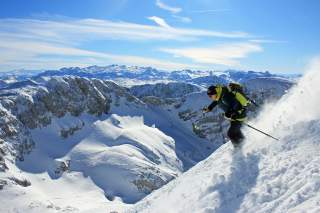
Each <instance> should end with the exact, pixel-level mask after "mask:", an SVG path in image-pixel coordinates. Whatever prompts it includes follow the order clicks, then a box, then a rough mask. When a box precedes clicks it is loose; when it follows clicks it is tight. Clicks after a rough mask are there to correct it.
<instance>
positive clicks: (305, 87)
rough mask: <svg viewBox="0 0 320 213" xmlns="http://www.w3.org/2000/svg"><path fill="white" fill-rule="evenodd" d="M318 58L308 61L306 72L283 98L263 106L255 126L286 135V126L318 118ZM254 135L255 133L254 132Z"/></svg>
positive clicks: (319, 78) (319, 90) (319, 67)
mask: <svg viewBox="0 0 320 213" xmlns="http://www.w3.org/2000/svg"><path fill="white" fill-rule="evenodd" d="M319 70H320V58H319V57H318V58H315V59H314V60H312V62H311V63H310V65H309V67H308V69H307V72H306V73H305V75H304V76H303V77H302V78H301V79H300V81H299V82H298V84H297V85H296V86H295V87H293V88H292V89H291V90H290V91H289V92H288V93H287V94H286V95H285V96H283V98H282V99H281V100H280V101H278V102H277V103H276V104H275V103H270V104H268V105H266V106H265V107H264V109H263V110H262V112H261V113H260V116H258V117H257V121H252V122H253V123H254V124H255V125H256V126H258V127H260V128H263V129H266V130H268V131H272V130H274V131H275V134H277V136H278V137H280V138H281V137H282V135H286V132H288V128H289V129H290V127H292V126H293V125H296V124H298V123H300V122H308V121H312V120H319V119H320V110H319V106H320V98H319V94H320V87H319V84H320V72H319ZM254 135H256V133H255V132H254ZM254 135H252V136H253V137H254Z"/></svg>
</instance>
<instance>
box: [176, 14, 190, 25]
mask: <svg viewBox="0 0 320 213" xmlns="http://www.w3.org/2000/svg"><path fill="white" fill-rule="evenodd" d="M172 17H173V18H175V19H178V20H179V21H181V22H183V23H191V22H192V19H191V18H189V17H185V16H177V15H172Z"/></svg>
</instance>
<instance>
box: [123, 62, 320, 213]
mask: <svg viewBox="0 0 320 213" xmlns="http://www.w3.org/2000/svg"><path fill="white" fill-rule="evenodd" d="M319 69H320V59H318V60H315V61H314V62H313V64H312V66H311V67H310V70H309V72H308V73H307V74H306V75H305V76H304V77H303V78H302V79H301V80H300V82H299V83H298V85H297V86H295V87H294V88H293V89H292V90H291V91H290V92H289V93H288V94H286V95H285V96H284V97H283V98H282V99H281V100H280V101H279V102H277V103H272V104H270V105H268V106H266V107H265V109H264V110H263V111H262V113H261V115H260V116H258V118H257V120H256V121H250V122H251V123H252V124H253V125H254V126H256V127H258V128H260V129H263V130H265V131H267V132H269V133H271V134H272V135H275V136H277V137H279V138H280V141H275V140H272V139H270V138H267V137H266V136H264V135H261V134H258V133H257V132H254V131H252V130H251V129H247V128H246V129H245V132H246V135H247V139H246V141H245V144H244V146H243V147H242V149H241V150H238V151H233V148H232V146H231V144H229V143H227V144H225V145H223V146H221V147H220V148H219V149H218V150H217V151H216V152H214V153H213V154H212V155H211V156H210V157H209V158H208V159H206V160H204V161H202V162H200V163H199V164H197V165H196V166H195V167H193V168H191V169H190V170H189V171H187V172H186V173H184V174H183V175H181V176H180V177H179V178H177V179H175V180H173V181H172V182H170V183H169V184H167V185H166V186H164V187H163V188H161V189H159V190H157V191H155V192H153V193H152V194H151V195H149V196H147V197H146V198H144V199H143V200H142V201H140V202H138V203H137V204H136V205H134V206H133V207H132V208H130V209H128V210H127V211H126V212H152V213H154V212H159V213H160V212H181V213H182V212H184V213H185V212H208V213H209V212H220V213H229V212H230V213H231V212H314V213H315V212H319V211H320V193H319V191H320V169H319V166H320V157H319V151H320V142H319V135H320V110H319V105H320V98H319V92H320V88H319V87H318V85H319V83H320V73H319Z"/></svg>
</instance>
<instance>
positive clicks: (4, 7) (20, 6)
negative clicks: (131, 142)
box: [0, 0, 320, 73]
mask: <svg viewBox="0 0 320 213" xmlns="http://www.w3.org/2000/svg"><path fill="white" fill-rule="evenodd" d="M319 11H320V1H318V0H308V1H302V0H281V1H280V0H268V1H258V0H241V1H239V0H176V1H173V0H171V1H169V0H28V1H21V0H1V3H0V71H9V70H13V69H22V68H24V69H57V68H61V67H64V66H80V67H82V66H90V65H108V64H126V65H140V66H152V67H155V68H159V69H165V70H178V69H185V68H190V69H204V70H224V69H243V70H256V71H266V70H269V71H271V72H273V73H302V72H303V70H304V69H305V66H306V65H307V63H308V62H309V61H310V60H311V59H312V58H314V57H316V56H319V55H320V42H319V37H320V27H319V25H320V23H319V22H320V13H319Z"/></svg>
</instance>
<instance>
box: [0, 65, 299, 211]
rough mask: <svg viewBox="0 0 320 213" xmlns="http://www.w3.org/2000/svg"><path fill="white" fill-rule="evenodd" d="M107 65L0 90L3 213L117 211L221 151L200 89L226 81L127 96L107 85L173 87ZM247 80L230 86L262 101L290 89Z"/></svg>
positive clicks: (257, 78) (222, 76)
mask: <svg viewBox="0 0 320 213" xmlns="http://www.w3.org/2000/svg"><path fill="white" fill-rule="evenodd" d="M110 67H112V69H114V70H116V72H115V73H113V72H114V70H113V71H110V70H108V69H111V68H110ZM110 67H108V69H107V70H108V71H106V70H105V69H106V68H105V67H104V68H101V67H96V66H93V67H88V68H82V69H80V68H72V69H62V70H60V71H50V72H49V71H48V72H47V73H46V72H45V73H40V74H39V75H38V76H36V77H32V78H26V79H24V80H19V81H17V82H11V83H9V84H8V85H6V87H4V88H2V89H1V90H0V115H1V118H0V128H1V132H0V133H1V134H0V138H1V140H0V197H1V199H2V198H5V199H3V201H4V202H5V203H6V204H7V205H6V206H5V207H3V206H1V207H0V210H1V211H2V209H1V208H3V211H9V212H14V211H18V212H19V211H22V212H47V211H50V210H53V211H57V212H63V211H69V212H79V211H80V212H84V211H88V212H93V211H94V212H104V210H107V211H108V210H110V209H112V211H113V210H116V211H120V212H122V210H123V209H124V208H127V207H128V208H131V207H132V206H131V204H132V203H135V202H137V201H139V200H140V199H142V198H143V197H145V196H146V195H147V194H149V193H152V192H153V191H154V190H156V189H158V188H160V187H162V186H163V185H165V184H167V183H168V182H169V181H171V180H173V179H175V178H178V179H179V176H180V175H181V174H182V173H183V172H185V171H187V170H189V169H190V168H191V170H193V168H192V167H193V166H194V165H196V164H197V163H198V162H200V161H202V160H204V159H205V158H207V157H208V156H209V155H210V154H212V153H213V152H214V151H215V150H217V149H218V148H219V147H220V146H221V145H222V147H225V146H226V145H223V144H224V143H225V142H226V140H225V137H226V130H227V127H228V122H226V121H224V119H223V116H221V111H219V110H216V111H214V112H213V113H210V114H206V115H203V114H202V111H201V109H202V107H204V106H206V105H208V104H210V100H209V99H208V97H207V95H206V92H205V91H204V89H205V88H203V86H207V85H211V84H212V83H222V84H223V83H227V82H229V81H231V80H232V78H231V77H230V76H232V75H229V74H228V73H227V72H221V73H218V72H215V73H213V72H209V73H206V72H200V71H190V70H184V71H183V72H182V76H180V77H181V78H180V77H179V73H178V72H172V73H174V76H175V77H174V78H175V80H174V81H179V80H177V79H179V78H180V79H184V80H181V82H175V83H158V84H152V85H150V84H149V85H140V86H133V87H131V88H130V89H128V88H125V87H122V86H119V85H117V84H116V83H114V82H112V81H108V80H105V78H109V77H110V76H112V75H115V76H122V77H121V79H129V78H131V80H133V81H135V80H141V81H140V82H145V81H148V80H151V81H153V80H154V79H160V80H161V79H162V80H163V79H165V81H168V79H169V81H170V78H168V77H167V76H168V75H169V76H170V75H171V74H168V73H166V72H161V71H157V70H155V69H153V68H145V69H143V70H141V68H139V67H131V69H132V70H130V75H133V76H132V77H129V78H128V76H127V74H126V72H127V71H128V70H127V67H125V66H118V65H112V66H110ZM101 69H102V70H101ZM123 70H124V71H123ZM109 71H110V73H111V74H110V73H109V74H108V75H110V76H109V77H106V76H104V75H102V73H105V72H109ZM55 72H57V73H58V74H57V73H55ZM128 72H129V71H128ZM158 72H159V73H158ZM88 73H89V74H90V75H88ZM248 73H249V74H252V76H251V75H247V74H248ZM247 74H243V75H239V76H240V77H239V76H238V77H237V79H238V80H239V81H241V82H242V83H244V85H245V86H246V88H247V92H248V94H249V95H250V96H251V97H252V98H254V99H255V100H256V101H257V102H258V103H259V104H263V103H264V102H265V101H266V100H271V99H273V100H277V99H278V98H279V97H281V96H282V95H283V94H285V93H286V92H287V90H289V88H290V87H292V86H293V85H294V84H293V82H292V81H289V80H285V78H280V77H275V76H270V77H266V76H265V75H269V74H268V73H266V74H264V73H262V74H261V73H260V74H259V73H251V72H247ZM60 75H61V76H60ZM81 75H82V77H79V76H81ZM143 75H146V76H149V77H148V78H149V79H147V78H145V77H141V76H143ZM83 76H85V77H83ZM97 76H100V79H97V78H95V77H97ZM124 76H125V77H124ZM137 76H138V77H137ZM139 76H140V77H141V78H140V77H139ZM164 76H165V77H164ZM183 76H184V77H183ZM187 76H189V77H187ZM243 76H245V77H243ZM115 78H116V77H115ZM110 79H112V80H114V77H110ZM210 79H211V80H212V79H218V80H221V82H220V81H219V82H212V81H211V80H210ZM193 80H194V82H197V83H192V81H193ZM186 82H188V83H186ZM190 83H191V84H190ZM201 86H202V87H201ZM252 112H253V113H258V111H257V109H253V111H252ZM218 152H219V151H218ZM88 196H89V197H88ZM139 205H140V204H139ZM143 205H144V204H143ZM137 208H138V209H139V208H140V206H139V207H137ZM94 209H97V210H96V211H95V210H94ZM143 209H144V208H143ZM144 210H145V209H144ZM1 211H0V212H1ZM146 211H147V212H148V211H149V210H146Z"/></svg>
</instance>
